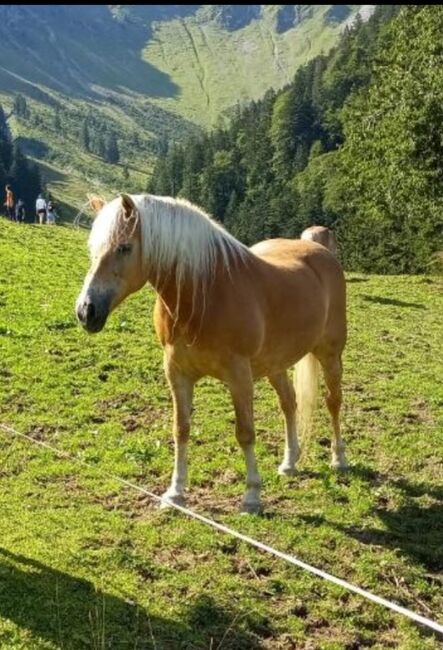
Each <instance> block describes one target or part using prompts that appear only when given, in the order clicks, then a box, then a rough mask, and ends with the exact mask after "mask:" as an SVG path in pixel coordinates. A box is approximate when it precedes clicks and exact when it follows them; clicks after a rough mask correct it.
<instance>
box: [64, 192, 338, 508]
mask: <svg viewBox="0 0 443 650" xmlns="http://www.w3.org/2000/svg"><path fill="white" fill-rule="evenodd" d="M95 208H96V209H98V214H97V216H96V218H95V220H94V223H93V226H92V230H91V233H90V237H89V251H90V256H91V261H92V263H91V268H90V270H89V272H88V274H87V275H86V278H85V281H84V285H83V288H82V290H81V292H80V294H79V297H78V300H77V303H76V313H77V317H78V320H79V321H80V323H81V325H82V326H83V327H84V328H85V329H86V330H87V331H88V332H90V333H95V332H99V331H100V330H101V329H102V328H103V327H104V325H105V323H106V320H107V318H108V315H109V314H110V313H111V312H112V311H113V310H114V309H115V308H116V307H117V305H119V304H120V303H121V302H122V301H123V300H124V299H125V298H126V297H127V296H128V295H129V294H131V293H134V292H136V291H138V290H139V289H141V288H142V287H143V286H144V285H145V284H146V283H150V284H151V285H152V287H153V288H154V290H155V291H156V293H157V300H156V303H155V308H154V324H155V330H156V333H157V336H158V338H159V340H160V343H161V345H162V346H163V349H164V370H165V374H166V377H167V380H168V383H169V387H170V390H171V393H172V401H173V436H174V441H175V460H174V469H173V473H172V480H171V484H170V487H169V488H168V489H167V491H166V492H165V493H164V494H163V495H162V499H163V505H164V506H165V507H167V506H168V505H169V506H170V504H171V502H172V503H176V504H180V505H183V504H184V503H185V489H186V487H187V457H188V441H189V437H190V416H191V408H192V398H193V389H194V386H195V384H196V382H197V381H198V380H199V379H200V378H202V377H204V376H208V375H209V376H212V377H215V378H216V379H218V380H220V381H221V382H223V383H224V384H225V385H227V387H228V389H229V391H230V394H231V397H232V402H233V406H234V411H235V422H236V425H235V433H236V438H237V441H238V444H239V446H240V448H241V449H242V451H243V455H244V459H245V464H246V490H245V493H244V496H243V499H242V503H241V511H242V512H246V513H258V512H261V502H260V491H261V477H260V474H259V472H258V468H257V462H256V457H255V452H254V443H255V430H254V418H253V392H254V381H255V380H257V379H259V378H261V377H267V378H268V379H269V381H270V383H271V385H272V386H273V388H274V389H275V391H276V393H277V395H278V398H279V402H280V407H281V410H282V412H283V415H284V420H285V450H284V456H283V461H282V463H281V465H280V466H279V470H278V471H279V473H280V474H282V475H286V476H293V475H294V474H295V464H296V462H297V460H298V459H299V457H300V453H301V447H300V444H299V441H298V437H297V426H299V425H300V426H301V427H302V428H303V429H304V430H305V434H306V435H307V433H306V432H308V431H309V423H310V421H311V416H312V412H313V408H314V405H315V396H316V391H317V386H318V378H319V372H320V368H322V369H323V374H324V378H325V383H326V388H327V392H326V404H327V407H328V409H329V413H330V416H331V419H332V433H333V435H332V442H331V451H332V463H331V464H332V466H333V467H335V468H345V467H346V466H347V461H346V456H345V444H344V441H343V440H342V438H341V434H340V421H339V412H340V406H341V402H342V392H341V377H342V362H341V356H342V352H343V349H344V347H345V343H346V294H345V280H344V274H343V271H342V268H341V266H340V264H339V263H338V261H337V259H336V258H335V257H334V256H333V255H332V254H331V253H330V252H329V251H328V250H327V249H326V248H325V247H324V246H321V245H320V244H317V243H315V242H310V241H301V240H289V239H271V240H267V241H264V242H261V243H259V244H256V245H255V246H252V247H251V248H248V247H246V246H245V245H244V244H242V243H241V242H239V241H238V240H237V239H235V238H234V237H233V236H232V235H231V234H229V233H228V232H227V231H226V230H225V229H224V228H223V227H222V226H221V225H220V224H218V223H217V222H216V221H215V220H213V219H212V218H211V217H210V216H209V215H207V214H206V213H205V212H204V211H203V210H201V209H199V208H198V207H196V206H194V205H192V204H191V203H189V202H188V201H186V200H183V199H174V198H170V197H161V196H154V195H150V194H142V195H128V194H121V195H120V196H118V197H117V198H115V199H113V200H112V201H110V202H109V203H104V201H103V200H99V201H98V202H97V201H96V202H95ZM294 364H297V367H296V379H295V383H294V386H295V390H294V386H293V385H292V383H291V382H290V380H289V378H288V369H289V368H291V367H292V366H294ZM296 395H297V416H298V417H297V424H296ZM305 434H304V435H305Z"/></svg>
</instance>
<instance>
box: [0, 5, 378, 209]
mask: <svg viewBox="0 0 443 650" xmlns="http://www.w3.org/2000/svg"><path fill="white" fill-rule="evenodd" d="M368 6H369V5H368ZM368 6H366V5H365V6H364V7H368ZM359 7H361V6H360V5H319V6H315V5H239V6H235V5H140V6H136V5H108V6H107V5H90V6H86V5H84V6H73V5H57V6H50V5H3V6H1V7H0V103H2V104H3V105H4V106H5V108H6V109H7V111H8V112H11V110H12V105H13V98H14V95H16V94H17V93H18V92H19V93H22V94H23V95H24V96H25V97H26V98H27V101H28V105H29V116H28V117H27V118H24V117H23V116H22V119H19V120H18V119H16V116H14V115H12V117H11V118H10V125H11V129H12V131H13V133H14V135H15V136H19V137H20V138H21V142H22V145H23V148H24V150H25V151H26V152H27V153H28V154H29V155H31V156H33V157H34V158H35V159H37V160H38V161H40V163H41V164H42V170H43V172H44V173H45V174H46V175H47V177H48V179H49V185H50V188H51V190H53V191H54V193H55V194H56V195H58V196H57V198H59V199H61V198H62V196H63V197H64V196H65V194H66V193H67V194H68V195H69V202H70V203H73V204H74V205H76V206H77V207H79V206H80V205H81V203H82V202H83V197H84V194H85V191H86V190H87V189H89V190H91V189H93V190H95V191H102V192H104V193H106V191H107V190H108V191H110V192H112V193H114V192H115V191H116V190H118V189H119V188H121V186H122V185H123V184H124V186H125V188H127V189H129V190H133V191H140V190H143V189H144V188H145V187H146V183H147V179H148V177H149V174H150V169H151V167H152V162H153V160H154V158H155V157H156V155H157V153H158V151H161V150H162V147H164V144H165V141H166V140H180V139H182V138H183V137H187V136H188V135H189V133H191V132H194V131H195V129H196V128H198V127H199V126H203V127H208V126H211V125H213V124H214V123H216V122H217V120H218V118H219V116H220V115H221V114H223V113H224V114H227V115H229V109H230V108H231V107H232V106H234V105H235V104H236V103H237V102H239V101H240V102H243V101H246V100H248V99H251V98H257V97H260V96H261V95H263V94H264V92H265V91H266V90H267V89H268V88H269V87H271V86H272V87H276V88H277V87H281V86H282V85H284V84H285V83H287V82H288V81H289V80H290V79H291V77H292V75H293V74H294V72H295V70H296V69H297V67H298V66H299V65H300V64H301V63H303V62H305V61H306V60H307V59H309V58H311V57H312V56H314V55H315V54H318V53H319V52H320V51H321V50H325V51H326V50H328V49H329V48H330V47H331V46H332V45H333V44H334V43H335V42H336V40H337V39H338V38H339V35H340V33H341V31H342V30H343V28H344V26H345V25H346V24H347V23H349V22H350V21H352V20H353V19H354V17H355V15H356V13H357V12H358V11H359ZM369 7H370V6H369ZM56 113H58V117H56ZM85 121H86V122H87V123H88V127H89V128H91V129H95V130H98V131H100V130H101V131H102V133H111V132H112V133H113V134H114V135H115V136H116V137H117V140H118V145H119V149H120V163H121V164H120V166H118V165H117V166H116V165H106V164H105V163H104V162H103V158H102V156H101V155H100V153H98V154H97V151H92V152H91V151H88V150H85V149H84V148H83V149H82V148H81V147H80V142H81V138H82V128H84V122H85ZM48 166H49V169H50V171H49V173H47V170H48ZM54 173H55V174H59V175H61V178H59V179H58V184H55V183H54V181H53V175H54ZM128 174H129V177H128ZM80 195H81V200H80Z"/></svg>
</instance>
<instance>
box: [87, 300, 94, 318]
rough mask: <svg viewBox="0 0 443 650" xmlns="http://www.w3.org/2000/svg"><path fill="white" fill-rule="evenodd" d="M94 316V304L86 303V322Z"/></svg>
mask: <svg viewBox="0 0 443 650" xmlns="http://www.w3.org/2000/svg"><path fill="white" fill-rule="evenodd" d="M94 316H95V307H94V303H92V302H88V303H87V305H86V320H87V321H88V320H91V318H94Z"/></svg>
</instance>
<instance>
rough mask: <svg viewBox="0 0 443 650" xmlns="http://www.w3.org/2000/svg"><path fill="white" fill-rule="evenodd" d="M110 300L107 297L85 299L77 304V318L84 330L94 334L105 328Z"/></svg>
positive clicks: (87, 297)
mask: <svg viewBox="0 0 443 650" xmlns="http://www.w3.org/2000/svg"><path fill="white" fill-rule="evenodd" d="M110 304H111V300H110V298H109V297H108V296H100V297H98V296H97V297H91V296H86V298H85V299H84V300H83V301H81V302H78V303H77V308H76V312H77V318H78V320H79V321H80V323H81V324H82V325H83V327H84V328H85V330H87V331H88V332H90V333H91V334H94V333H96V332H100V330H102V329H103V327H104V326H105V323H106V320H107V318H108V315H109V307H110Z"/></svg>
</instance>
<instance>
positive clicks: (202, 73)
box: [181, 19, 211, 108]
mask: <svg viewBox="0 0 443 650" xmlns="http://www.w3.org/2000/svg"><path fill="white" fill-rule="evenodd" d="M181 24H182V25H183V29H184V30H185V32H186V35H187V37H188V38H189V42H190V43H191V47H192V50H193V52H194V56H195V60H196V62H197V66H198V69H199V70H200V74H197V79H198V82H199V84H200V88H201V89H202V92H203V94H204V96H205V97H206V106H207V107H208V108H209V107H210V104H211V100H210V99H209V94H208V91H207V90H206V72H205V68H204V66H203V65H202V62H201V60H200V56H199V54H198V50H197V46H196V44H195V41H194V37H193V36H192V33H191V31H190V30H189V29H188V27H187V26H186V24H185V21H184V20H183V19H182V20H181Z"/></svg>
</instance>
